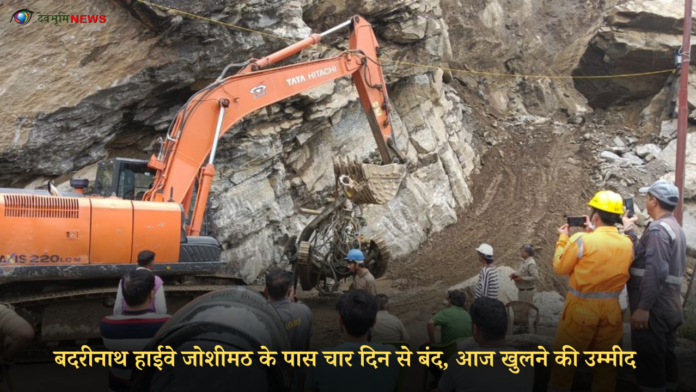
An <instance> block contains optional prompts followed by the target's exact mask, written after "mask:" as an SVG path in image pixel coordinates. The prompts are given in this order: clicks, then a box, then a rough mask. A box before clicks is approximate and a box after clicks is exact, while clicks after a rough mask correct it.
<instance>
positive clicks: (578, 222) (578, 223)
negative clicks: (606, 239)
mask: <svg viewBox="0 0 696 392" xmlns="http://www.w3.org/2000/svg"><path fill="white" fill-rule="evenodd" d="M585 223H586V221H585V217H584V216H569V217H568V226H570V227H585Z"/></svg>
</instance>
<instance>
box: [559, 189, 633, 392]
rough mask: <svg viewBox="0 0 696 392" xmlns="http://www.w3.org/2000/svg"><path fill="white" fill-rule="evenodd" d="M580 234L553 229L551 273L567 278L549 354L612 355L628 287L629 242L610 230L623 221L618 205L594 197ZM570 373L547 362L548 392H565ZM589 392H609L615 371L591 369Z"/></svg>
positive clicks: (607, 197)
mask: <svg viewBox="0 0 696 392" xmlns="http://www.w3.org/2000/svg"><path fill="white" fill-rule="evenodd" d="M588 205H589V206H590V207H591V208H590V211H591V212H590V216H589V217H587V216H586V217H585V220H586V223H585V231H586V232H585V233H576V234H574V235H573V236H572V237H570V238H569V237H568V235H569V226H568V225H567V224H565V225H563V226H561V227H560V228H558V233H559V237H558V242H557V243H556V252H555V254H554V258H553V269H554V270H555V271H556V273H558V274H560V275H570V281H569V284H570V288H569V290H568V294H567V295H566V301H565V305H564V308H563V316H562V318H561V321H560V323H559V325H558V331H557V332H556V338H555V340H554V345H553V348H554V351H563V346H565V345H569V346H571V347H572V348H574V349H575V350H577V351H580V352H583V351H612V348H613V346H614V345H618V344H619V343H620V341H621V337H622V335H623V320H622V313H621V306H620V305H619V296H620V294H621V292H622V290H623V288H624V285H625V284H626V282H627V281H628V278H629V275H628V269H629V267H630V265H631V262H632V261H633V243H632V242H631V239H630V238H629V237H628V236H626V235H623V234H619V231H618V229H617V228H616V227H615V224H616V223H619V222H621V216H622V215H623V199H622V198H621V196H620V195H618V194H616V193H614V192H611V191H600V192H597V194H596V195H595V196H594V198H592V200H591V201H590V202H589V204H588ZM575 369H576V368H575V367H573V366H562V365H560V364H558V363H556V361H553V362H552V368H551V380H550V381H549V388H548V390H549V391H570V387H571V385H572V384H573V375H574V373H575ZM592 373H593V380H592V391H594V392H604V391H614V387H615V386H616V367H615V366H613V365H612V364H610V363H601V364H600V363H596V364H595V366H594V367H593V368H592Z"/></svg>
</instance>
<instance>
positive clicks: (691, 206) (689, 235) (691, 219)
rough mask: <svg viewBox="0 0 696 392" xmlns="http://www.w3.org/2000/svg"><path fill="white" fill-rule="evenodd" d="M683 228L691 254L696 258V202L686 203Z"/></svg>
mask: <svg viewBox="0 0 696 392" xmlns="http://www.w3.org/2000/svg"><path fill="white" fill-rule="evenodd" d="M683 218H684V219H683V229H684V234H686V247H687V253H688V254H689V256H691V257H694V258H696V202H692V201H687V202H686V203H684V215H683Z"/></svg>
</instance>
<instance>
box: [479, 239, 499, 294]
mask: <svg viewBox="0 0 696 392" xmlns="http://www.w3.org/2000/svg"><path fill="white" fill-rule="evenodd" d="M476 251H477V252H478V258H479V262H480V263H481V266H482V267H483V268H481V272H480V273H479V280H478V284H477V285H476V293H475V294H476V298H481V297H488V298H494V299H497V298H498V268H497V267H496V266H495V263H494V262H493V247H492V246H490V245H488V244H481V245H480V246H479V247H478V249H476Z"/></svg>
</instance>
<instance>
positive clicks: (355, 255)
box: [346, 249, 365, 264]
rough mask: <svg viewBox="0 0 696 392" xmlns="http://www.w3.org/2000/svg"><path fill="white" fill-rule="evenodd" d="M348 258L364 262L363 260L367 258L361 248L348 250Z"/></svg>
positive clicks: (359, 262)
mask: <svg viewBox="0 0 696 392" xmlns="http://www.w3.org/2000/svg"><path fill="white" fill-rule="evenodd" d="M346 260H348V261H354V262H356V263H358V264H362V262H363V260H365V255H364V254H363V252H362V251H361V250H360V249H351V250H350V251H349V252H348V256H346Z"/></svg>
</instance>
